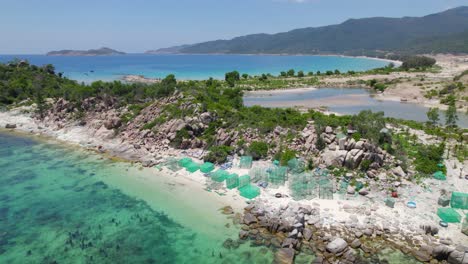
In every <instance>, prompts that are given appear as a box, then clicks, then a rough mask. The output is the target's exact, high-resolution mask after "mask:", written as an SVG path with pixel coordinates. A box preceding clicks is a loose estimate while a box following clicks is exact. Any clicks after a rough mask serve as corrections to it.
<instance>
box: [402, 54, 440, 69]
mask: <svg viewBox="0 0 468 264" xmlns="http://www.w3.org/2000/svg"><path fill="white" fill-rule="evenodd" d="M434 64H436V60H435V59H433V58H429V57H426V56H408V57H405V58H403V64H402V65H401V68H403V69H406V70H409V69H417V68H430V67H432V66H434Z"/></svg>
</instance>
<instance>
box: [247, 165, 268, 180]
mask: <svg viewBox="0 0 468 264" xmlns="http://www.w3.org/2000/svg"><path fill="white" fill-rule="evenodd" d="M249 175H250V177H251V180H252V182H259V181H267V180H268V169H267V168H261V167H254V168H252V169H251V170H250V171H249Z"/></svg>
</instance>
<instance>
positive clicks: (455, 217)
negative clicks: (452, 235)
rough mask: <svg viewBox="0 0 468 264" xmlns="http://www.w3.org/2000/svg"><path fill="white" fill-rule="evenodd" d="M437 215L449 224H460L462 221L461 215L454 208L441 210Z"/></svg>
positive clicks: (438, 210)
mask: <svg viewBox="0 0 468 264" xmlns="http://www.w3.org/2000/svg"><path fill="white" fill-rule="evenodd" d="M437 215H438V216H439V217H440V219H442V221H445V222H447V223H460V221H461V215H460V214H459V213H458V212H457V211H455V210H454V209H453V208H439V209H437Z"/></svg>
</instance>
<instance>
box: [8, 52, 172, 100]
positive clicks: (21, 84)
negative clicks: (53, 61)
mask: <svg viewBox="0 0 468 264" xmlns="http://www.w3.org/2000/svg"><path fill="white" fill-rule="evenodd" d="M176 83H177V82H176V79H175V76H174V75H168V76H167V77H166V78H165V79H163V80H162V81H161V83H156V84H151V85H146V84H124V83H122V82H119V81H114V82H102V81H97V82H93V83H92V84H90V85H85V84H80V83H78V82H76V81H72V80H69V79H67V78H65V77H63V76H62V74H61V73H58V74H56V72H55V68H54V66H53V65H50V64H49V65H44V66H42V67H38V66H35V65H29V63H28V62H26V61H19V60H17V61H13V62H10V63H8V64H0V104H3V105H8V104H12V103H18V102H20V101H23V100H26V99H34V101H37V100H39V99H40V98H65V99H67V100H70V101H73V102H78V103H79V102H81V101H82V100H83V99H85V98H88V97H101V98H103V97H107V96H114V97H117V98H119V99H120V102H121V103H124V104H133V103H142V102H144V101H145V100H147V99H155V98H161V97H164V96H167V95H170V94H172V93H174V91H175V88H176Z"/></svg>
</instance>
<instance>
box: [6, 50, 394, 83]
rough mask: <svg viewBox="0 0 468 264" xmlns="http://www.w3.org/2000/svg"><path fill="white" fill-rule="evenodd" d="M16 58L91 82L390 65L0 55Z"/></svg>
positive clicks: (334, 59) (305, 59) (326, 59)
mask: <svg viewBox="0 0 468 264" xmlns="http://www.w3.org/2000/svg"><path fill="white" fill-rule="evenodd" d="M15 58H19V59H26V60H28V61H29V62H30V63H31V64H35V65H44V64H53V65H54V66H55V67H56V70H57V72H63V73H64V74H65V76H67V77H68V78H70V79H74V80H78V81H84V82H91V81H95V80H106V81H109V80H116V79H120V78H122V76H124V75H144V76H145V77H151V78H161V77H165V76H167V75H168V74H175V75H176V78H177V79H182V80H184V79H193V80H200V79H207V78H209V77H213V78H217V79H221V78H224V74H225V73H226V72H229V71H233V70H237V71H239V72H240V73H247V74H250V75H258V74H262V73H271V74H274V75H277V74H279V73H280V72H281V71H287V70H289V69H294V70H296V71H299V70H303V71H304V72H305V73H307V72H309V71H314V72H316V71H327V70H335V69H338V70H340V71H348V70H355V71H360V70H369V69H373V68H378V67H383V66H385V65H387V64H388V62H385V61H380V60H374V59H365V58H348V57H339V56H274V55H149V54H128V55H124V56H94V57H93V56H77V57H66V56H45V55H0V62H8V61H11V60H13V59H15Z"/></svg>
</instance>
